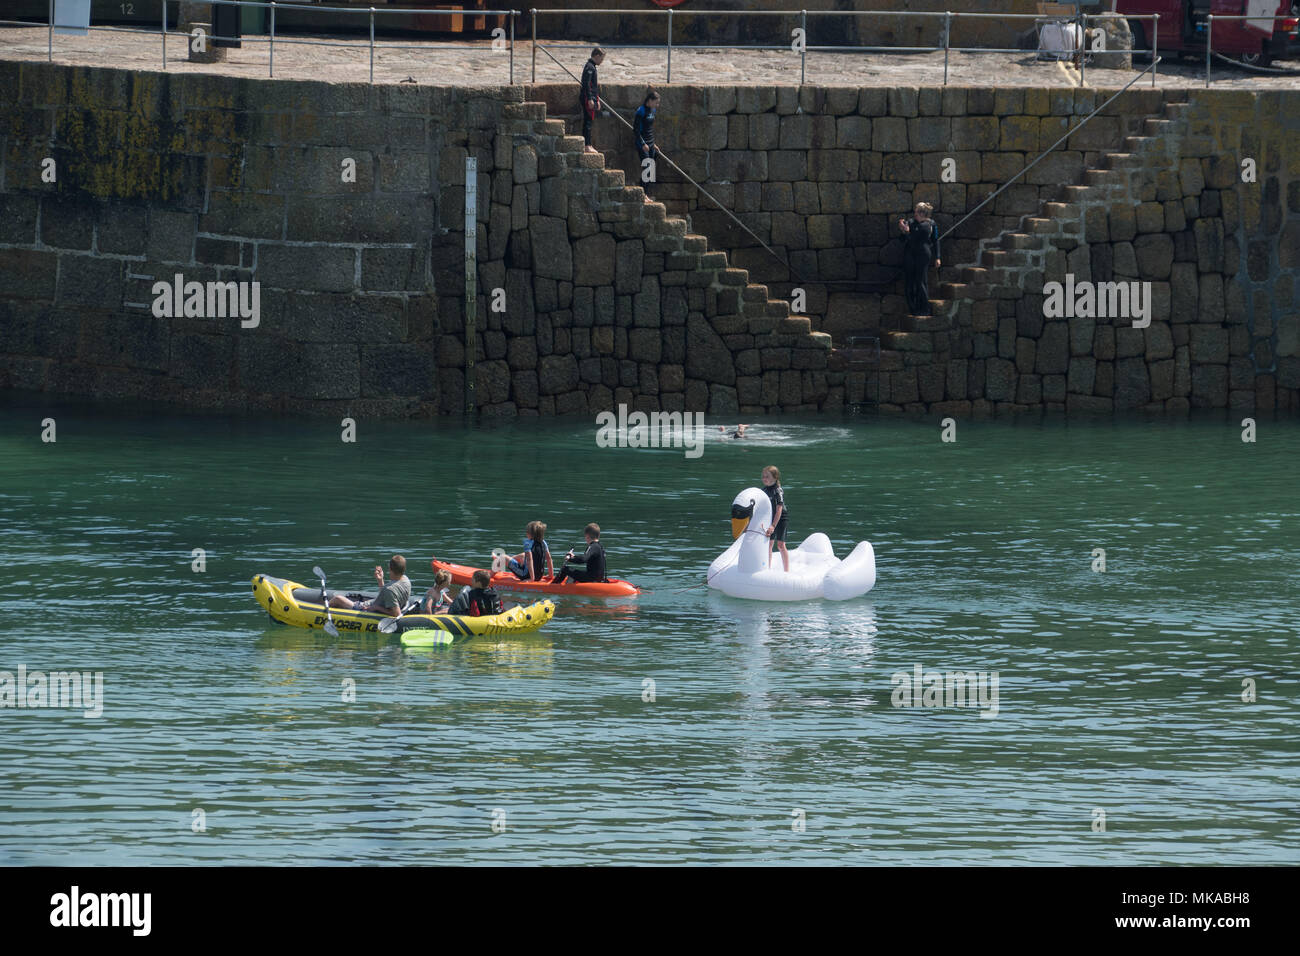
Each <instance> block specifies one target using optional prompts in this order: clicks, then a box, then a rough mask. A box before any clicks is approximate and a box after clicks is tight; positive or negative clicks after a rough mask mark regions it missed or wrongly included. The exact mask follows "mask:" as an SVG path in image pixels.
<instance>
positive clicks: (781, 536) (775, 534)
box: [763, 465, 790, 572]
mask: <svg viewBox="0 0 1300 956" xmlns="http://www.w3.org/2000/svg"><path fill="white" fill-rule="evenodd" d="M763 491H765V492H767V497H768V500H769V501H771V502H772V524H771V526H770V527H768V528H766V529H765V531H766V534H767V537H768V542H767V565H768V567H771V566H772V545H773V544H775V545H776V546H777V549H778V550H779V551H780V552H781V564H782V565H783V566H784V567H785V570H786V571H787V572H789V570H790V552H789V551H787V550H786V549H785V531H786V526H787V525H788V524H789V518H790V512H789V511H787V510H786V507H785V493H784V492H783V491H782V490H781V472H780V470H779V469H778V468H777V467H776V465H768V466H767V467H766V468H764V469H763Z"/></svg>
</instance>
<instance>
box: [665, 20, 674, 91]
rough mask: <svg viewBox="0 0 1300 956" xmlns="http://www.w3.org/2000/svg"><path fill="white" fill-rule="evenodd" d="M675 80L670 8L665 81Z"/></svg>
mask: <svg viewBox="0 0 1300 956" xmlns="http://www.w3.org/2000/svg"><path fill="white" fill-rule="evenodd" d="M672 81H673V8H672V7H669V8H668V79H667V80H665V81H664V82H666V83H671V82H672Z"/></svg>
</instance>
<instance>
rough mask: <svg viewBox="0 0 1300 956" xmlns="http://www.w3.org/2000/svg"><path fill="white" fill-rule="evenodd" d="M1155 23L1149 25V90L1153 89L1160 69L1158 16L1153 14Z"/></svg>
mask: <svg viewBox="0 0 1300 956" xmlns="http://www.w3.org/2000/svg"><path fill="white" fill-rule="evenodd" d="M1155 18H1156V19H1155V22H1154V23H1152V24H1151V88H1152V89H1155V85H1156V72H1157V71H1158V70H1159V69H1160V67H1159V66H1158V65H1157V64H1159V62H1160V14H1158V13H1157V14H1155Z"/></svg>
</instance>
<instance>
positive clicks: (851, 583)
mask: <svg viewBox="0 0 1300 956" xmlns="http://www.w3.org/2000/svg"><path fill="white" fill-rule="evenodd" d="M771 523H772V503H771V501H770V500H769V499H768V497H767V495H766V494H765V493H764V492H763V491H762V489H760V488H746V489H745V490H744V491H742V492H741V493H740V494H738V495H736V498H735V500H734V501H733V502H732V503H731V534H732V537H733V538H735V539H736V540H735V541H734V542H732V545H731V547H729V548H728V549H727V550H726V551H724V552H722V554H720V555H718V556H717V557H716V558H714V559H713V563H712V564H711V565H709V587H712V588H717V589H718V590H719V591H721V592H722V593H724V594H729V595H731V596H732V597H739V598H751V599H753V600H755V601H806V600H809V599H810V598H820V597H824V598H829V599H830V600H832V601H846V600H848V599H849V598H855V597H860V596H861V595H863V594H866V593H867V592H868V591H870V590H871V588H872V587H873V586H874V585H875V583H876V552H875V551H874V550H872V547H871V542H870V541H862V542H859V543H858V546H857V547H856V548H854V549H853V552H852V553H851V554H850V555H849V556H848V557H847V558H845V559H844V560H843V561H841V560H840V559H839V558H837V557H835V551H834V550H833V549H832V548H831V541H830V538H828V537H826V535H824V534H822V533H821V532H820V531H818V532H815V533H814V534H811V535H809V536H808V537H807V538H805V539H804V541H803V543H802V544H800V545H799V547H797V548H788V550H789V554H790V570H789V571H788V572H787V571H785V570H784V568H783V566H782V564H781V555H780V553H779V552H777V550H776V549H775V548H773V550H772V564H771V567H768V563H767V542H768V539H767V535H766V533H765V532H766V528H767V527H768V525H770V524H771Z"/></svg>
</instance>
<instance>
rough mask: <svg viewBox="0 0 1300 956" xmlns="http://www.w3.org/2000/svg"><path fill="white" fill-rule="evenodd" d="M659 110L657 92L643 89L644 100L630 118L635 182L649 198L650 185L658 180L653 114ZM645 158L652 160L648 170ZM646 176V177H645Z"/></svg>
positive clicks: (657, 158) (657, 154)
mask: <svg viewBox="0 0 1300 956" xmlns="http://www.w3.org/2000/svg"><path fill="white" fill-rule="evenodd" d="M658 112H659V94H658V92H656V91H655V90H653V89H648V90H646V91H645V100H644V101H643V102H642V103H641V106H640V108H639V109H637V111H636V116H635V117H634V118H633V120H632V138H633V139H634V140H635V141H636V160H637V166H638V167H639V168H638V175H637V182H639V183H640V184H641V188H642V189H644V190H645V194H646V198H647V199H648V198H650V186H651V184H653V183H656V182H658V180H659V149H658V147H656V146H655V116H657V115H658ZM647 159H651V160H654V163H653V164H652V165H651V167H650V171H649V172H645V171H644V170H645V167H644V166H643V165H641V164H643V163H644V162H645V161H646V160H647ZM647 177H648V178H647Z"/></svg>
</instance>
